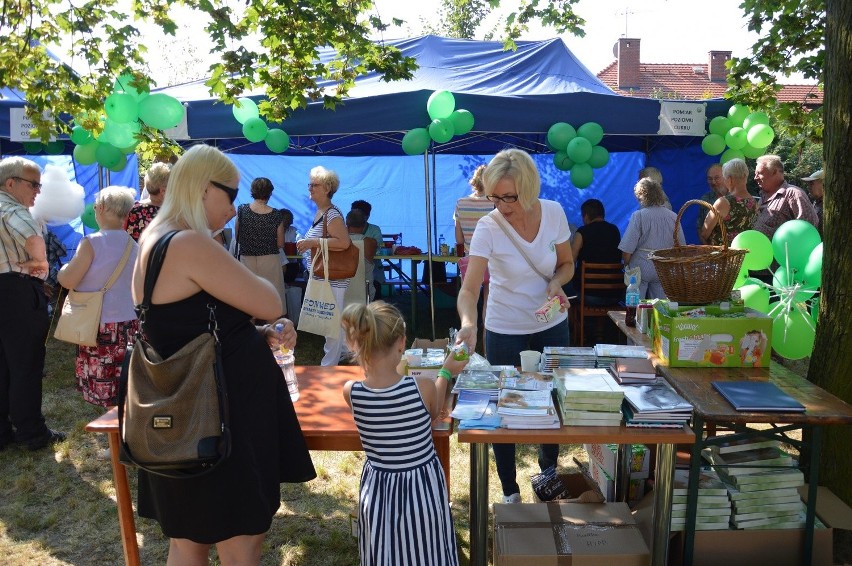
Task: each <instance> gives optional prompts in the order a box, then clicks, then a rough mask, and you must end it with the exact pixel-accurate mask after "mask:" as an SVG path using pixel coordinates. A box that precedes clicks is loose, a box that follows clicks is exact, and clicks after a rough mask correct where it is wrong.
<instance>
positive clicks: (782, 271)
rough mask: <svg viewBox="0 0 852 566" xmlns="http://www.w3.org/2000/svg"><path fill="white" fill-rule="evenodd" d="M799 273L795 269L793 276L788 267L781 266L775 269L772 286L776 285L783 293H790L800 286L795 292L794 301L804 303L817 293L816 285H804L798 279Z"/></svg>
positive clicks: (779, 291) (778, 290)
mask: <svg viewBox="0 0 852 566" xmlns="http://www.w3.org/2000/svg"><path fill="white" fill-rule="evenodd" d="M797 276H798V273H797V272H796V271H795V270H794V271H793V276H792V277H791V276H790V274H789V273H787V268H785V267H779V268H778V269H776V270H775V273H773V274H772V286H773V287H775V289H776V291H777V292H778V293H780V294H781V295H782V296H783V295H785V294H786V295H789V294H790V292H791V291H789V290H791V289H792V288H793V287H795V286H797V285H798V286H799V289H798V290H797V291H796V292H795V293H793V301H794V302H797V303H802V302H804V301H807V300H808V299H810V298H811V297H813V296H814V294H815V293H816V287H810V286H802V282H801V281H799V280H798V277H797Z"/></svg>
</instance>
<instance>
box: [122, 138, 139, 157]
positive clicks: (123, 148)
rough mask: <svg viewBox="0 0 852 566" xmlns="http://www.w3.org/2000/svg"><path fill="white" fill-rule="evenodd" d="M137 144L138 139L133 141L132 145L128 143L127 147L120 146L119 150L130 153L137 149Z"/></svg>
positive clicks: (125, 153) (126, 153)
mask: <svg viewBox="0 0 852 566" xmlns="http://www.w3.org/2000/svg"><path fill="white" fill-rule="evenodd" d="M137 145H139V142H138V141H136V142H134V143H132V144H131V145H128V146H127V147H120V148H118V149H119V150H120V151H121V153H123V154H124V155H130V154H131V153H134V152H135V151H136V146H137Z"/></svg>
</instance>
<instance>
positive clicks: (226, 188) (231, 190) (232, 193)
mask: <svg viewBox="0 0 852 566" xmlns="http://www.w3.org/2000/svg"><path fill="white" fill-rule="evenodd" d="M210 184H211V185H213V186H214V187H216V188H217V189H222V190H223V191H225V192H226V193H228V199H230V201H231V203H233V202H234V201H235V200H237V189H234V188H232V187H229V186H228V185H223V184H222V183H217V182H216V181H210Z"/></svg>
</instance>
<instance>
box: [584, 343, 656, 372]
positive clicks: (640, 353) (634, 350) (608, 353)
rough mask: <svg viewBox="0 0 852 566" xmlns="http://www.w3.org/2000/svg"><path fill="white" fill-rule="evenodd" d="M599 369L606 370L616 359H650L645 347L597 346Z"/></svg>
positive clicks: (596, 353)
mask: <svg viewBox="0 0 852 566" xmlns="http://www.w3.org/2000/svg"><path fill="white" fill-rule="evenodd" d="M595 355H596V356H597V367H599V368H606V369H609V367H610V366H611V365H612V364H613V363H614V362H615V360H616V358H639V359H647V358H648V349H647V348H645V346H626V345H623V344H595Z"/></svg>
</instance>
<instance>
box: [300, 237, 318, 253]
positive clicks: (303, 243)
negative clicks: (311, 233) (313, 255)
mask: <svg viewBox="0 0 852 566" xmlns="http://www.w3.org/2000/svg"><path fill="white" fill-rule="evenodd" d="M318 247H319V241H318V240H317V238H304V239H302V240H299V241H298V242H296V250H297V251H298V252H299V253H300V254H302V253H305V252H306V251H308V250H312V249H314V248H318Z"/></svg>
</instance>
